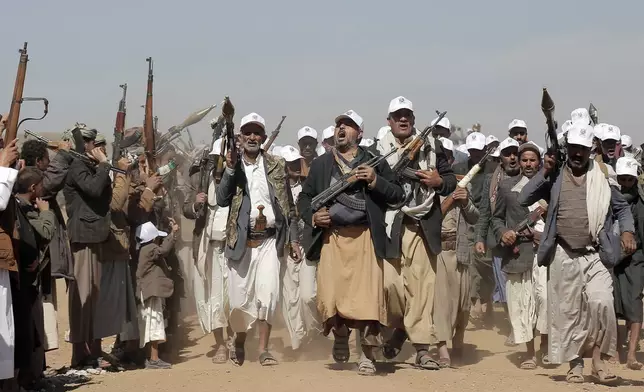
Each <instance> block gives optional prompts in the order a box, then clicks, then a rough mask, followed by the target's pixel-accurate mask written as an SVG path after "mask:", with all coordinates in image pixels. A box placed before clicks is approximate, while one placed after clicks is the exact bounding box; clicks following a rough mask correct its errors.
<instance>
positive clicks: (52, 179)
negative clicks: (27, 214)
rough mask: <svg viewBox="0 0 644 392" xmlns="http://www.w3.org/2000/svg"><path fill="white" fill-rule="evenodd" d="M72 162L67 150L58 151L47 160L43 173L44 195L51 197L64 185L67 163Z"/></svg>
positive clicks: (67, 168)
mask: <svg viewBox="0 0 644 392" xmlns="http://www.w3.org/2000/svg"><path fill="white" fill-rule="evenodd" d="M71 162H72V158H71V156H70V155H69V154H68V153H67V152H63V151H60V152H58V153H57V154H56V155H55V156H54V159H52V160H51V162H49V166H48V167H47V170H45V172H44V173H43V182H42V183H43V188H44V191H45V195H46V196H50V197H53V196H55V195H56V193H58V192H59V191H60V190H61V189H63V186H65V178H66V177H67V171H68V170H69V165H70V163H71Z"/></svg>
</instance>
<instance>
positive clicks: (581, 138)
mask: <svg viewBox="0 0 644 392" xmlns="http://www.w3.org/2000/svg"><path fill="white" fill-rule="evenodd" d="M594 137H595V135H594V133H593V127H592V125H589V124H584V123H582V122H576V123H573V124H572V126H571V127H570V129H569V130H568V139H567V143H568V144H577V145H580V146H584V147H588V148H591V147H592V146H593V138H594Z"/></svg>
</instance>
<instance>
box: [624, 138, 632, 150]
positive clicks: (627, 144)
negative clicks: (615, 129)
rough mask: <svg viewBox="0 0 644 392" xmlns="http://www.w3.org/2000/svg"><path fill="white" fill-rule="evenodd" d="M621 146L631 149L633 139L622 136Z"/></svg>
mask: <svg viewBox="0 0 644 392" xmlns="http://www.w3.org/2000/svg"><path fill="white" fill-rule="evenodd" d="M622 146H623V147H626V148H628V147H632V146H633V139H632V138H631V137H630V136H628V135H622Z"/></svg>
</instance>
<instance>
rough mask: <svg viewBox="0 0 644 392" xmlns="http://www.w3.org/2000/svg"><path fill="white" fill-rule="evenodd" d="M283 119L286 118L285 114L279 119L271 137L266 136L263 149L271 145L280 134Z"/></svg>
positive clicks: (265, 149) (266, 149)
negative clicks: (266, 139)
mask: <svg viewBox="0 0 644 392" xmlns="http://www.w3.org/2000/svg"><path fill="white" fill-rule="evenodd" d="M284 120H286V116H282V120H281V121H280V123H279V124H277V127H276V128H275V130H274V131H273V133H271V137H270V138H268V141H267V142H266V143H265V144H264V151H268V149H269V148H270V147H271V145H273V142H274V141H275V139H277V136H278V135H279V134H280V129H282V124H283V123H284Z"/></svg>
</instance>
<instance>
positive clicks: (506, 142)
mask: <svg viewBox="0 0 644 392" xmlns="http://www.w3.org/2000/svg"><path fill="white" fill-rule="evenodd" d="M510 147H516V148H519V142H518V141H516V140H515V139H513V138H511V137H506V138H505V139H503V141H502V142H501V143H499V146H498V147H497V148H496V150H494V152H493V153H492V154H490V155H492V156H493V157H495V158H498V157H500V156H501V151H503V150H505V149H506V148H510Z"/></svg>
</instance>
